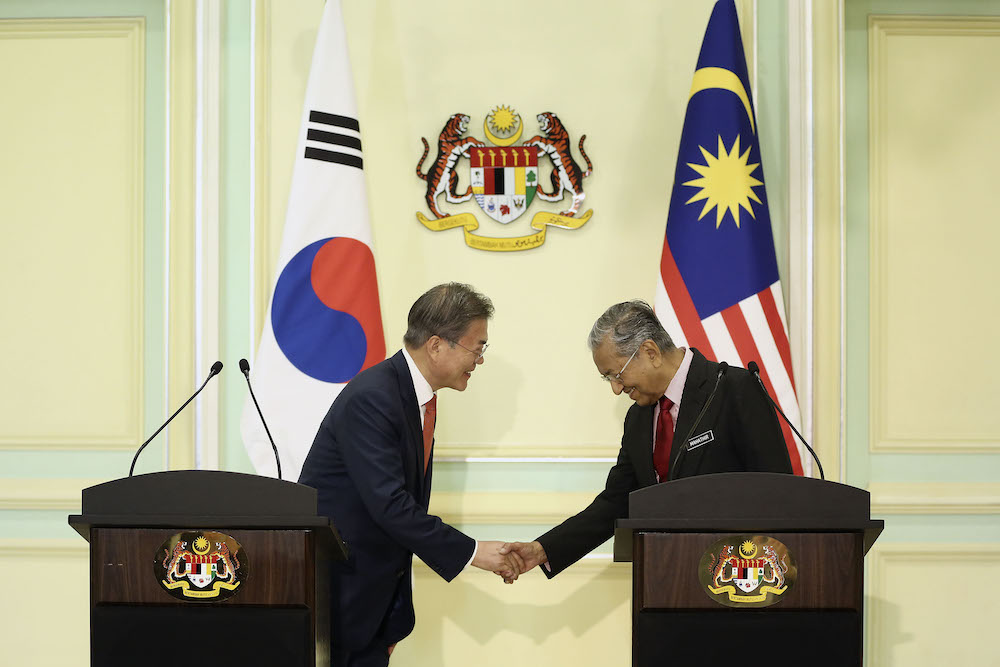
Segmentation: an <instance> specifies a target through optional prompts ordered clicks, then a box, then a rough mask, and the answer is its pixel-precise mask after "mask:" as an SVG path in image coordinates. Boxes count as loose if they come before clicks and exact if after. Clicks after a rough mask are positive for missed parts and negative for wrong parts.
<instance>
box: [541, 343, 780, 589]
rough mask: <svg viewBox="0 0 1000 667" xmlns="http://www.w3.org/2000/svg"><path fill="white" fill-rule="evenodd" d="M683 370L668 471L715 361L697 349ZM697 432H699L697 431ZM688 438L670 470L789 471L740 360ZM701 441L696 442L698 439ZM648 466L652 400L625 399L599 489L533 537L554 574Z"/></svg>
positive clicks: (639, 483)
mask: <svg viewBox="0 0 1000 667" xmlns="http://www.w3.org/2000/svg"><path fill="white" fill-rule="evenodd" d="M692 351H693V353H694V358H693V359H692V360H691V367H690V368H689V370H688V376H687V380H686V381H685V383H684V392H683V394H682V395H681V402H680V411H679V412H678V414H677V424H676V426H675V428H674V441H673V448H672V453H671V463H670V466H671V468H670V469H671V474H673V470H674V468H675V464H676V462H677V458H678V456H679V454H680V451H681V445H682V442H681V441H682V439H683V438H684V437H685V436H686V435H687V433H688V431H690V430H691V427H692V426H693V425H694V423H695V420H696V418H697V416H698V413H700V412H701V410H702V408H703V407H704V406H705V403H706V402H707V400H708V396H709V394H710V393H711V392H712V387H713V386H714V385H715V378H716V377H717V374H718V368H719V365H718V364H717V363H715V362H714V361H708V360H707V359H706V358H705V357H704V355H702V354H701V353H700V352H698V350H692ZM699 436H700V437H699ZM691 441H693V443H694V444H695V445H698V446H696V447H694V448H692V449H691V450H690V451H689V452H688V453H687V454H686V455H685V456H684V457H683V458H682V459H681V461H680V467H679V468H678V469H677V475H676V477H691V476H692V475H707V474H710V473H719V472H750V471H760V472H785V473H791V472H792V464H791V461H790V460H789V458H788V450H787V448H786V447H785V441H784V438H783V436H782V434H781V427H780V426H779V425H778V420H777V416H776V415H775V413H774V409H773V408H772V407H771V405H770V403H768V401H767V398H765V396H764V395H763V393H762V389H761V387H760V386H759V385H758V384H757V380H756V379H755V378H754V377H753V375H751V374H750V373H749V372H748V371H746V370H744V369H742V368H733V367H730V368H729V370H728V371H727V372H726V374H725V375H724V376H723V378H722V381H721V382H720V383H719V389H718V391H717V393H716V395H715V399H714V400H713V401H712V404H711V405H710V406H709V408H708V411H707V412H706V413H705V415H704V416H703V417H702V419H701V422H700V423H699V424H698V428H696V429H695V432H694V433H692V434H691ZM698 443H702V444H700V445H699V444H698ZM656 483H657V482H656V470H655V468H654V467H653V407H652V406H649V407H641V406H638V405H633V406H632V407H631V408H629V411H628V414H626V415H625V427H624V431H623V434H622V447H621V451H620V452H619V453H618V461H617V463H615V465H614V467H612V468H611V471H610V472H609V473H608V481H607V483H606V485H605V487H604V491H602V492H601V493H600V494H599V495H598V496H597V497H596V498H595V499H594V502H592V503H591V504H590V505H589V506H588V507H587V508H586V509H585V510H583V511H582V512H580V513H579V514H577V515H576V516H572V517H570V518H569V519H566V520H565V521H563V522H562V523H561V524H559V525H558V526H556V527H555V528H553V529H552V530H550V531H549V532H547V533H545V534H544V535H542V536H541V537H539V538H538V541H539V542H540V543H541V545H542V547H543V548H544V549H545V554H546V556H548V559H549V567H550V568H551V569H546V568H544V567H543V568H542V571H543V572H545V574H546V576H548V577H550V578H551V577H554V576H555V575H557V574H559V572H561V571H562V570H564V569H566V568H567V567H569V566H570V565H572V564H573V563H575V562H576V561H578V560H580V558H582V557H583V556H585V555H586V554H587V553H589V552H590V551H592V550H593V549H595V548H596V547H598V546H599V545H600V544H602V543H603V542H604V541H605V540H607V539H608V538H610V537H611V536H612V535H613V534H614V527H615V520H616V519H621V518H625V517H627V516H628V495H629V494H630V493H631V492H632V491H635V490H636V489H640V488H642V487H645V486H651V485H653V484H656Z"/></svg>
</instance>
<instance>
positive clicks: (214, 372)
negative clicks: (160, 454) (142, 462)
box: [128, 361, 222, 477]
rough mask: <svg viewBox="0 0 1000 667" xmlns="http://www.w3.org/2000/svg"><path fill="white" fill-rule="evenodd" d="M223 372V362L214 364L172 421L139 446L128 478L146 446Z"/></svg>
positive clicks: (170, 420)
mask: <svg viewBox="0 0 1000 667" xmlns="http://www.w3.org/2000/svg"><path fill="white" fill-rule="evenodd" d="M221 372H222V362H221V361H216V362H215V363H214V364H212V370H210V371H209V372H208V377H207V378H205V381H204V382H202V383H201V386H200V387H198V391H196V392H194V394H192V395H191V398H189V399H188V400H186V401H184V405H182V406H181V407H179V408H177V412H175V413H174V414H172V415H170V419H168V420H167V421H165V422H163V426H161V427H160V428H158V429H156V433H154V434H153V435H151V436H149V439H147V440H146V442H144V443H142V444H141V445H139V449H138V450H136V452H135V456H133V457H132V465H131V466H129V469H128V476H129V477H131V476H132V472H133V471H134V470H135V462H136V461H138V460H139V454H141V453H142V450H144V449H145V448H146V445H148V444H149V443H150V442H151V441H152V440H153V438H155V437H156V436H157V434H159V432H160V431H162V430H163V429H165V428H166V427H167V424H169V423H170V422H172V421H173V420H174V417H176V416H177V415H179V414H180V412H181V410H183V409H184V408H186V407H187V404H188V403H190V402H191V401H193V400H194V397H195V396H197V395H198V394H200V393H201V390H202V389H204V388H205V385H207V384H208V381H209V380H211V379H212V378H214V377H215V376H216V375H218V374H219V373H221Z"/></svg>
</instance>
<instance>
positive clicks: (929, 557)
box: [865, 543, 1000, 665]
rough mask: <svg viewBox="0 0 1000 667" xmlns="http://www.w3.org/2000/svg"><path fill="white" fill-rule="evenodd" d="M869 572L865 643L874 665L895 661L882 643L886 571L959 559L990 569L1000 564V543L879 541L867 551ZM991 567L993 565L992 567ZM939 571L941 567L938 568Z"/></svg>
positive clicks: (930, 566)
mask: <svg viewBox="0 0 1000 667" xmlns="http://www.w3.org/2000/svg"><path fill="white" fill-rule="evenodd" d="M866 560H867V562H868V574H867V576H866V579H867V584H866V588H867V591H866V597H867V598H868V599H867V600H866V606H867V609H866V610H865V616H866V619H867V620H866V626H867V627H866V628H865V637H866V646H865V655H866V656H868V659H867V662H868V663H869V664H872V665H888V664H892V659H891V658H892V656H891V651H890V649H889V647H886V646H884V645H883V643H882V640H883V632H884V630H885V628H886V627H887V626H888V622H887V621H886V620H885V619H884V618H883V613H884V610H883V604H881V603H882V602H884V601H886V600H888V597H889V596H888V590H887V585H886V579H887V577H886V573H887V571H888V569H889V568H890V567H892V566H893V565H894V564H899V563H919V564H922V565H927V567H928V568H929V569H930V568H933V567H934V565H936V564H940V565H942V566H944V567H948V566H951V565H954V564H955V562H956V561H965V562H967V563H970V564H978V563H982V565H981V566H980V568H981V570H982V571H983V572H990V571H994V570H996V569H997V566H998V565H1000V544H930V543H887V544H882V545H879V544H876V545H875V547H874V548H873V549H872V550H871V551H870V552H869V553H868V557H867V559H866ZM991 566H992V567H991ZM938 571H940V568H938Z"/></svg>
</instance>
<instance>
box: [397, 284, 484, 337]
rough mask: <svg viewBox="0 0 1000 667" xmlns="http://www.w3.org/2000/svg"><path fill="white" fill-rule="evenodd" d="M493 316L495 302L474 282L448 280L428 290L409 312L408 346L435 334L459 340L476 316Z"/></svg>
mask: <svg viewBox="0 0 1000 667" xmlns="http://www.w3.org/2000/svg"><path fill="white" fill-rule="evenodd" d="M491 317H493V302H492V301H490V299H489V297H487V296H484V295H482V294H480V293H479V292H477V291H476V290H475V289H474V288H473V287H472V286H471V285H465V284H463V283H445V284H443V285H437V286H436V287H432V288H430V289H429V290H427V291H426V292H424V293H423V294H422V295H421V296H420V298H419V299H417V300H416V301H414V302H413V305H412V306H411V307H410V314H409V315H407V316H406V334H404V335H403V343H405V344H406V346H407V347H410V348H416V347H420V346H421V345H423V344H424V343H426V342H427V339H428V338H430V337H431V336H440V337H441V338H443V339H445V340H446V341H448V342H450V343H457V342H458V339H459V338H461V337H462V336H463V335H464V334H465V332H466V331H467V330H468V328H469V325H470V324H472V322H474V321H475V320H488V319H490V318H491Z"/></svg>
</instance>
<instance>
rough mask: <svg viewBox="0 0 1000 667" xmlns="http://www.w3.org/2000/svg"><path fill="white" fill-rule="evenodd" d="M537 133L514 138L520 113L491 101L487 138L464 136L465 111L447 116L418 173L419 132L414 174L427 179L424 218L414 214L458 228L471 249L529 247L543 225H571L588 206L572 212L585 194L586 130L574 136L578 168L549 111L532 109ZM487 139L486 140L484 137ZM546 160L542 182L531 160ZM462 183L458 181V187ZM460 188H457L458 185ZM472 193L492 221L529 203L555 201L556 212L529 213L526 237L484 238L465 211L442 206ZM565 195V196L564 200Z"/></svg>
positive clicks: (504, 219)
mask: <svg viewBox="0 0 1000 667" xmlns="http://www.w3.org/2000/svg"><path fill="white" fill-rule="evenodd" d="M536 118H537V120H538V128H539V134H538V135H536V136H533V137H532V138H530V139H528V140H527V141H523V142H521V143H518V142H519V141H520V139H521V136H522V134H523V132H524V124H523V122H522V121H521V116H520V115H519V114H518V113H517V112H516V111H514V110H513V109H511V108H510V107H507V106H503V105H501V106H497V107H494V108H493V109H492V110H491V111H490V113H489V114H488V115H487V116H486V119H485V121H484V122H483V132H484V133H485V135H486V140H487V141H480V140H479V139H476V138H475V137H472V136H465V134H466V132H467V131H468V126H469V122H470V120H471V119H470V117H469V116H467V115H465V114H459V113H457V114H452V116H451V117H450V118H449V119H448V122H447V123H445V126H444V128H443V129H442V130H441V134H440V135H439V136H438V145H437V149H438V151H437V157H436V158H435V159H434V161H433V162H430V163H428V165H427V172H426V173H424V172H423V171H422V169H423V166H424V161H425V160H426V159H427V156H428V155H429V154H430V145H429V144H428V143H427V139H426V138H424V137H421V139H420V140H421V141H422V142H423V144H424V153H423V155H422V156H421V157H420V160H419V161H418V162H417V170H416V171H417V176H419V177H420V178H421V179H423V180H425V181H426V182H427V190H426V193H425V196H424V199H425V202H426V204H427V208H428V210H429V211H430V213H431V216H433V217H431V218H428V217H427V216H425V215H424V214H423V213H422V212H418V213H417V220H419V221H420V223H421V224H423V225H424V226H425V227H427V228H428V229H430V230H432V231H435V232H440V231H444V230H447V229H455V228H457V227H462V228H463V230H464V235H465V242H466V244H467V245H469V246H470V247H472V248H477V249H479V250H491V251H514V250H530V249H531V248H537V247H539V246H540V245H542V244H543V243H545V232H546V228H547V227H549V226H552V227H559V228H561V229H579V228H580V227H582V226H583V225H584V223H586V222H587V221H588V220H589V219H590V217H591V215H593V210H592V209H591V210H588V211H586V212H585V213H582V214H581V213H580V209H581V207H582V204H583V200H584V199H585V198H586V194H585V193H584V190H583V179H585V178H586V177H588V176H590V174H591V172H592V171H593V169H594V166H593V164H591V162H590V158H589V157H588V156H587V153H586V152H584V149H583V141H584V139H586V138H587V135H583V136H581V137H580V141H579V144H578V149H579V151H580V155H581V156H582V157H583V159H584V160H585V161H586V163H587V170H586V171H583V169H581V167H580V165H579V164H578V163H577V161H576V160H575V159H574V157H573V154H572V151H571V143H570V137H569V132H568V131H567V130H566V128H565V126H564V125H563V124H562V122H561V121H560V120H559V117H558V116H556V114H554V113H551V112H544V113H540V114H538V116H537V117H536ZM487 142H489V143H487ZM546 160H547V161H548V165H549V166H551V173H550V174H549V178H548V179H547V180H548V181H549V182H548V184H543V183H542V182H541V181H542V180H545V179H544V178H543V177H542V176H541V171H540V169H539V161H541V162H542V164H543V165H544V164H545V162H546ZM462 183H464V184H465V185H464V186H463V185H460V184H462ZM463 187H464V191H462V189H463ZM470 199H475V201H476V203H477V204H478V205H479V208H480V209H481V210H482V212H483V213H485V214H486V215H487V216H488V217H489V218H491V219H492V220H493V221H495V222H497V223H499V224H501V225H508V224H510V223H512V222H514V221H515V220H517V219H518V218H520V217H521V216H522V215H524V214H525V213H526V212H527V211H528V208H529V207H531V205H532V203H533V202H536V201H542V202H546V203H550V204H552V205H561V206H562V207H563V210H562V211H558V212H556V211H544V210H540V211H537V212H536V213H535V214H534V215H533V216H532V218H531V229H532V230H534V232H533V233H531V234H528V235H526V236H515V237H509V236H499V237H497V236H487V235H485V234H483V233H482V232H480V233H478V234H477V233H474V232H475V231H476V230H478V229H479V220H478V219H477V218H476V216H475V215H474V214H473V213H454V214H452V213H449V212H447V211H446V210H445V208H444V207H445V206H446V205H447V204H462V203H464V202H467V201H469V200H470ZM567 199H568V202H567V201H566V200H567Z"/></svg>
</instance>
